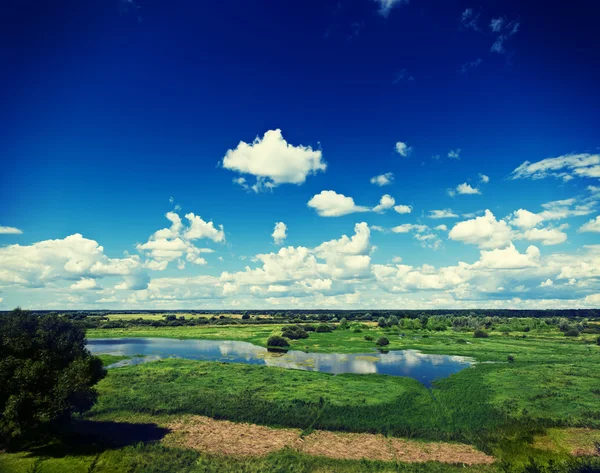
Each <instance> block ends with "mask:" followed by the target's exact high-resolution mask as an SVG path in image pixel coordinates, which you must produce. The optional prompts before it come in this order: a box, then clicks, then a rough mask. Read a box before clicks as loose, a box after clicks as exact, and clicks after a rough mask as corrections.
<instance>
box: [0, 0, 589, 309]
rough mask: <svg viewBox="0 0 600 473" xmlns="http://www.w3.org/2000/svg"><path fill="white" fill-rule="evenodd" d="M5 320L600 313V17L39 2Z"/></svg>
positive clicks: (420, 1)
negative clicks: (10, 313) (114, 314)
mask: <svg viewBox="0 0 600 473" xmlns="http://www.w3.org/2000/svg"><path fill="white" fill-rule="evenodd" d="M3 10H4V11H3V15H2V17H0V61H1V64H2V71H3V72H2V74H0V104H2V105H1V106H0V125H1V126H0V166H1V167H0V169H1V172H0V310H10V309H12V308H14V307H16V306H21V307H23V308H29V309H132V310H133V309H165V310H166V309H169V310H171V309H198V310H201V309H296V308H307V309H308V308H314V309H317V308H322V309H360V308H365V309H369V308H373V309H376V308H381V309H384V308H390V309H391V308H395V309H428V308H515V309H520V308H536V309H537V308H558V307H564V308H573V307H581V308H599V307H600V211H599V209H600V94H599V93H598V90H599V88H598V84H599V83H600V36H599V35H598V34H597V17H598V14H599V13H600V5H599V4H598V3H597V2H593V1H581V0H574V1H573V2H570V3H569V4H565V3H564V2H550V3H546V4H544V7H543V8H541V7H540V6H539V5H537V4H536V2H518V1H509V0H503V1H495V0H488V1H481V0H480V1H479V2H477V1H472V0H469V1H457V2H448V1H445V0H305V1H303V2H274V1H271V2H269V1H255V2H248V1H238V0H232V1H228V2H198V1H192V0H180V1H178V2H168V1H165V0H95V1H86V2H81V1H79V0H73V1H67V0H65V1H61V0H58V1H53V2H42V1H32V0H20V1H18V2H10V4H8V5H4V6H3Z"/></svg>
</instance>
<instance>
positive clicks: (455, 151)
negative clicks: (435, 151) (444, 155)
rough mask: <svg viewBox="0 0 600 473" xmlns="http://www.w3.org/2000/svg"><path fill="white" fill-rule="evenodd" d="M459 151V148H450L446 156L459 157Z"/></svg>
mask: <svg viewBox="0 0 600 473" xmlns="http://www.w3.org/2000/svg"><path fill="white" fill-rule="evenodd" d="M460 151H461V149H460V148H456V149H451V150H450V151H448V157H449V158H450V159H460Z"/></svg>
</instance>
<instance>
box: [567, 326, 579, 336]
mask: <svg viewBox="0 0 600 473" xmlns="http://www.w3.org/2000/svg"><path fill="white" fill-rule="evenodd" d="M565 337H579V330H577V329H576V328H570V329H569V330H567V331H566V332H565Z"/></svg>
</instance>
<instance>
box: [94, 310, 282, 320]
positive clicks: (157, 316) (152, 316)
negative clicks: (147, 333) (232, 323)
mask: <svg viewBox="0 0 600 473" xmlns="http://www.w3.org/2000/svg"><path fill="white" fill-rule="evenodd" d="M166 315H174V316H176V317H177V318H179V317H182V316H183V317H185V318H186V319H197V318H204V319H210V318H212V317H216V318H219V317H221V316H223V317H227V318H230V319H241V318H242V314H231V313H227V312H223V313H216V314H213V313H206V314H202V313H190V312H168V313H167V312H165V313H145V312H140V313H123V314H119V313H114V314H107V315H106V316H105V317H107V318H108V319H109V320H134V319H145V320H165V316H166ZM259 317H260V318H261V319H267V318H271V317H272V316H271V315H266V314H262V315H259Z"/></svg>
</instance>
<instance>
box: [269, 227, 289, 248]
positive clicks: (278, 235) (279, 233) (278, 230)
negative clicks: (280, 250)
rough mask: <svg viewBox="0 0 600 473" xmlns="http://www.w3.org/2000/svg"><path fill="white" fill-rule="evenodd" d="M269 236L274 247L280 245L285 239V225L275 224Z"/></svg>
mask: <svg viewBox="0 0 600 473" xmlns="http://www.w3.org/2000/svg"><path fill="white" fill-rule="evenodd" d="M271 236H272V237H273V241H274V242H275V244H276V245H281V244H282V243H283V242H284V240H285V239H286V237H287V225H286V224H285V223H283V222H277V223H276V224H275V229H274V230H273V233H272V234H271Z"/></svg>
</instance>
